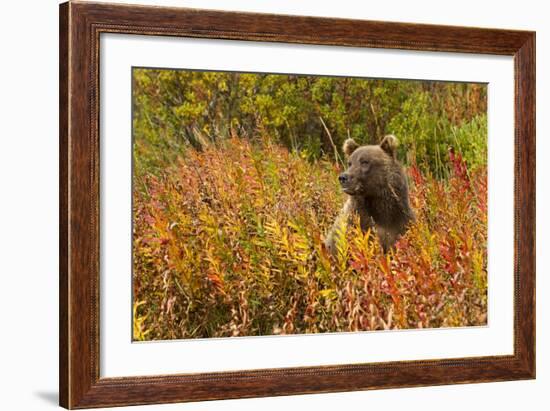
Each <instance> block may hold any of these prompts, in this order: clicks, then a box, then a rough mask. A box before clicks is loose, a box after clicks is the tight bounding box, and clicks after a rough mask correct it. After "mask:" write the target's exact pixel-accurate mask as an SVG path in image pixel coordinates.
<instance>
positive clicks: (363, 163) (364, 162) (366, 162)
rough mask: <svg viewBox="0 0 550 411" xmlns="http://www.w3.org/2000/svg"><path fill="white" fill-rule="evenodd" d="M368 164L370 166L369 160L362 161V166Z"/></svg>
mask: <svg viewBox="0 0 550 411" xmlns="http://www.w3.org/2000/svg"><path fill="white" fill-rule="evenodd" d="M367 164H369V160H361V165H362V166H366V165H367Z"/></svg>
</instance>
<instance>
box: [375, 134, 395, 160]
mask: <svg viewBox="0 0 550 411" xmlns="http://www.w3.org/2000/svg"><path fill="white" fill-rule="evenodd" d="M398 145H399V140H397V137H395V136H394V135H392V134H389V135H387V136H386V137H384V139H383V140H382V142H381V143H380V148H381V149H382V150H384V151H385V152H386V153H388V154H389V155H390V156H392V157H393V158H395V153H396V151H397V146H398Z"/></svg>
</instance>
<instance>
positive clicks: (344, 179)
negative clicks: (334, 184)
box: [338, 173, 349, 184]
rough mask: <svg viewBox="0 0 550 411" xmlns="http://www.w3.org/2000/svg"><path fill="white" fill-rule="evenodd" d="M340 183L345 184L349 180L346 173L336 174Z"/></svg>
mask: <svg viewBox="0 0 550 411" xmlns="http://www.w3.org/2000/svg"><path fill="white" fill-rule="evenodd" d="M338 181H339V182H340V184H346V183H347V182H348V181H349V176H348V175H347V174H346V173H342V174H340V175H339V176H338Z"/></svg>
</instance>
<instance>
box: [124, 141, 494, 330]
mask: <svg viewBox="0 0 550 411" xmlns="http://www.w3.org/2000/svg"><path fill="white" fill-rule="evenodd" d="M441 155H443V156H445V159H446V161H447V162H448V164H449V165H450V171H449V172H448V177H447V178H446V179H438V178H435V177H434V176H433V175H432V174H431V173H429V172H422V171H421V169H420V168H419V167H417V166H414V165H412V166H410V167H408V174H409V179H410V191H411V193H410V196H411V206H412V207H413V209H414V211H415V213H416V221H415V222H414V224H412V225H411V227H410V228H409V230H408V231H407V233H406V235H404V236H403V237H402V238H401V239H400V240H399V241H398V242H397V244H396V246H395V249H394V250H393V251H391V252H390V253H388V254H384V253H383V252H382V251H381V249H380V246H379V244H378V242H377V240H376V239H375V235H374V234H373V233H371V232H367V233H362V232H361V230H360V229H359V228H358V226H357V224H350V225H349V226H347V227H342V230H343V231H344V232H345V235H342V236H340V240H339V242H338V244H337V253H336V255H329V253H328V252H327V250H326V249H325V248H324V246H323V238H324V235H325V233H326V232H327V230H328V228H329V227H330V226H331V224H332V223H333V221H334V217H335V215H336V214H337V213H338V211H339V209H340V208H341V206H342V204H343V202H344V194H342V193H341V190H340V188H339V186H338V181H337V175H338V173H339V172H340V170H339V168H338V167H339V166H338V165H337V163H335V162H334V161H329V160H326V159H323V158H321V159H318V160H313V161H312V160H311V159H310V158H307V157H308V156H307V154H304V153H303V152H300V151H292V150H288V149H287V148H285V147H282V146H281V145H279V144H274V143H272V142H270V141H269V140H263V142H262V141H259V142H251V141H250V140H249V139H242V138H238V137H237V136H233V137H231V138H229V139H224V140H220V141H216V142H209V143H207V144H202V145H201V149H198V150H195V149H191V148H188V149H187V150H186V151H185V155H180V156H178V157H177V158H176V160H175V161H173V162H172V163H171V165H170V167H166V168H165V169H163V170H160V171H158V170H157V172H156V173H145V172H138V173H135V174H134V179H135V181H134V193H133V196H134V199H133V200H134V201H133V221H134V232H133V293H134V339H136V340H160V339H176V338H203V337H228V336H251V335H271V334H295V333H321V332H337V331H367V330H382V329H407V328H433V327H457V326H476V325H484V324H486V321H487V175H486V168H485V167H484V166H470V165H469V164H467V163H466V162H465V161H464V159H463V158H462V156H461V155H460V154H459V153H456V152H453V151H445V152H443V153H441Z"/></svg>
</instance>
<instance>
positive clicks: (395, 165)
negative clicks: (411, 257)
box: [325, 135, 414, 252]
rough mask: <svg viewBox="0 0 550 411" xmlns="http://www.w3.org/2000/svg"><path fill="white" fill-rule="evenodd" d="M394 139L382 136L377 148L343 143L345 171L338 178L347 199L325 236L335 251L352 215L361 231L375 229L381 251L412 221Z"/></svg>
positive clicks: (350, 141)
mask: <svg viewBox="0 0 550 411" xmlns="http://www.w3.org/2000/svg"><path fill="white" fill-rule="evenodd" d="M397 144H398V141H397V138H395V136H393V135H388V136H386V137H384V139H383V140H382V142H381V143H380V144H379V145H367V146H361V147H360V146H359V145H358V144H357V143H356V142H355V141H354V140H352V139H348V140H346V141H345V142H344V147H343V150H344V153H345V155H346V157H347V160H348V169H347V170H346V171H345V172H344V173H342V174H340V176H339V177H338V179H339V181H340V185H341V186H342V190H343V191H344V192H345V193H346V194H348V196H349V197H348V199H347V201H346V203H345V204H344V207H343V208H342V211H341V212H340V214H339V215H338V217H337V219H336V222H335V223H334V225H333V226H332V228H331V230H330V231H329V233H328V234H327V237H326V239H325V244H326V246H327V248H328V249H329V250H331V252H334V251H335V242H336V236H337V235H338V234H339V233H340V232H341V231H340V229H339V227H341V226H342V224H347V223H348V221H349V220H350V217H351V216H352V215H353V214H357V215H358V216H359V222H360V225H361V229H362V230H363V231H366V230H367V229H369V228H374V229H375V232H376V234H377V236H378V239H379V241H380V244H381V245H382V248H383V250H384V252H387V251H388V250H389V249H390V248H391V247H392V246H393V245H394V244H395V242H396V241H397V239H398V238H399V236H400V235H402V234H403V233H404V232H405V230H406V229H407V225H408V224H409V222H410V221H411V220H414V213H413V211H412V210H411V207H410V205H409V188H408V185H407V177H406V176H405V172H404V171H403V167H402V166H401V164H400V163H399V161H397V158H396V149H397Z"/></svg>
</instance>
